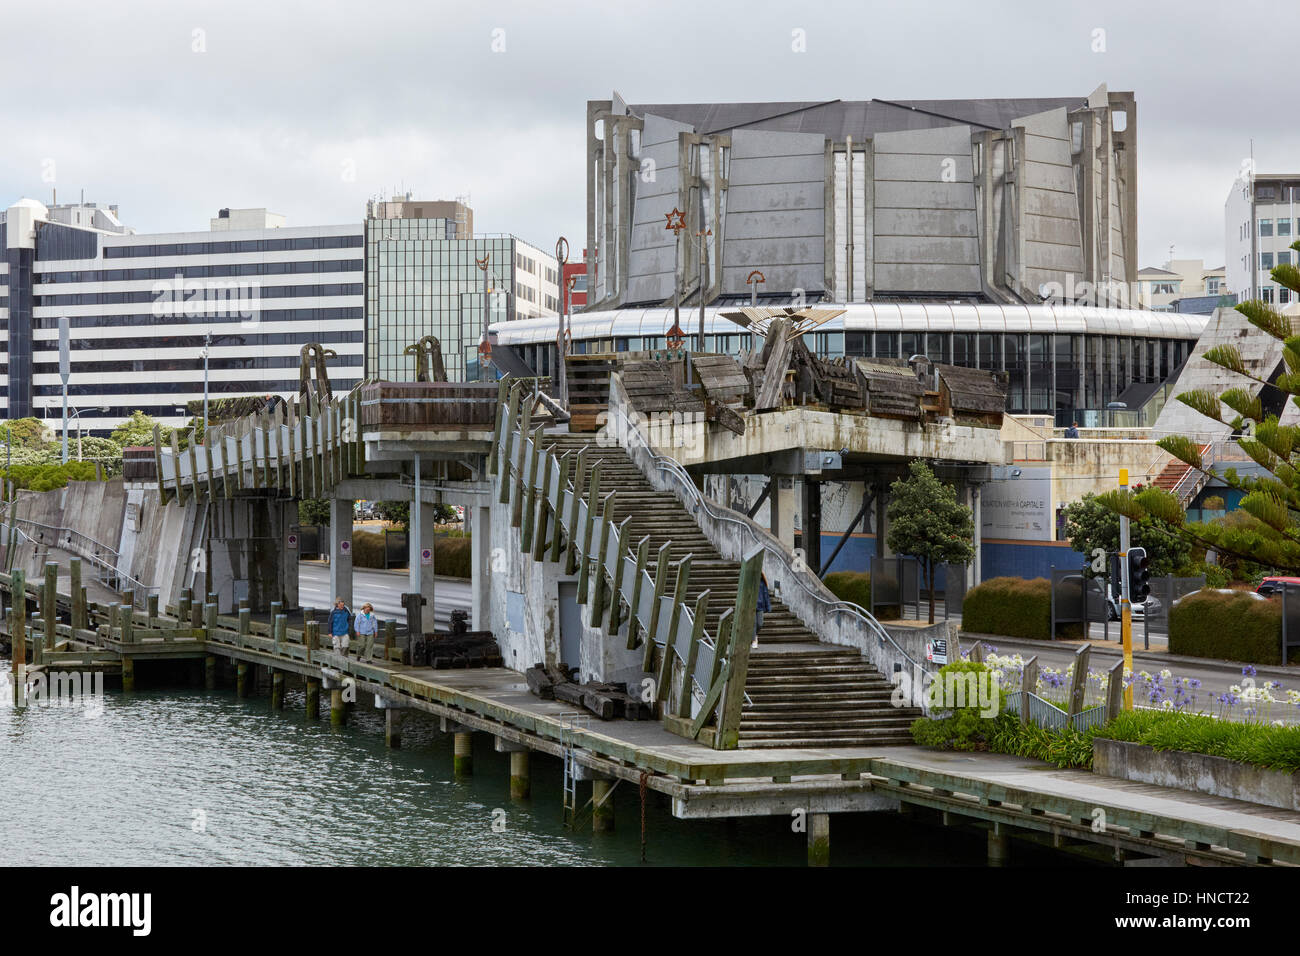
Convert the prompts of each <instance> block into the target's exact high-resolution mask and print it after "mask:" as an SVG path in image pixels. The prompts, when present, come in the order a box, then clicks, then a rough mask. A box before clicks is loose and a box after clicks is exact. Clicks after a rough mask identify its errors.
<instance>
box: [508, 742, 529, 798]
mask: <svg viewBox="0 0 1300 956" xmlns="http://www.w3.org/2000/svg"><path fill="white" fill-rule="evenodd" d="M531 792H532V781H531V779H530V778H529V774H528V751H527V750H513V751H511V752H510V796H511V798H512V799H514V800H527V799H528V796H529V794H530V793H531Z"/></svg>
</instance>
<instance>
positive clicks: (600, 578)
mask: <svg viewBox="0 0 1300 956" xmlns="http://www.w3.org/2000/svg"><path fill="white" fill-rule="evenodd" d="M617 494H618V492H616V491H611V492H610V493H609V494H607V495H606V496H605V503H604V505H603V506H602V507H601V510H600V541H599V543H598V544H597V545H596V567H595V569H594V571H593V576H592V579H591V626H592V627H600V619H601V618H602V617H603V616H604V614H605V555H606V554H607V553H608V551H609V530H610V526H611V525H612V524H613V523H614V496H615V495H617ZM616 563H617V562H616ZM609 570H610V574H611V576H612V575H613V572H614V569H613V568H610V569H609Z"/></svg>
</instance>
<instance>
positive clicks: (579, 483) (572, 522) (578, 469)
mask: <svg viewBox="0 0 1300 956" xmlns="http://www.w3.org/2000/svg"><path fill="white" fill-rule="evenodd" d="M586 469H587V448H586V446H585V445H584V446H583V447H582V448H581V449H579V450H578V462H577V464H576V465H575V466H574V470H573V498H572V500H571V501H570V503H569V547H568V555H567V556H566V557H565V560H564V573H565V574H574V573H575V572H576V571H577V570H578V542H579V540H580V539H581V537H582V535H581V534H579V533H578V502H579V501H581V500H582V487H583V483H584V481H585V480H586V478H587V471H586Z"/></svg>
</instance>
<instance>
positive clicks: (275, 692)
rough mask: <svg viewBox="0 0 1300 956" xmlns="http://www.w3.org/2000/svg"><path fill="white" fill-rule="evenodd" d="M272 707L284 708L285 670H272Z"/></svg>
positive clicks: (276, 708)
mask: <svg viewBox="0 0 1300 956" xmlns="http://www.w3.org/2000/svg"><path fill="white" fill-rule="evenodd" d="M271 709H272V710H284V672H283V671H277V670H272V671H271Z"/></svg>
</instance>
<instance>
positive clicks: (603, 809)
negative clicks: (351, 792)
mask: <svg viewBox="0 0 1300 956" xmlns="http://www.w3.org/2000/svg"><path fill="white" fill-rule="evenodd" d="M614 783H615V781H613V780H610V779H609V778H608V777H596V778H595V779H593V780H592V781H591V829H592V830H594V831H595V832H596V833H610V832H612V831H613V829H614V796H613V790H614Z"/></svg>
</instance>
